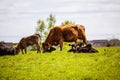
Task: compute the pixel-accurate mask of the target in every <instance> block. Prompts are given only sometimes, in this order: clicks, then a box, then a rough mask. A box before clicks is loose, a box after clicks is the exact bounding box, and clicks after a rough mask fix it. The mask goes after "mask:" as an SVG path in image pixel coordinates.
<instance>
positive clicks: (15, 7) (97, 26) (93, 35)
mask: <svg viewBox="0 0 120 80" xmlns="http://www.w3.org/2000/svg"><path fill="white" fill-rule="evenodd" d="M50 13H52V14H53V15H55V17H56V20H57V22H56V25H60V24H61V22H63V21H65V20H70V21H73V22H76V23H77V24H82V25H84V26H85V28H86V34H87V38H88V40H93V39H111V38H119V39H120V31H119V30H120V27H119V26H120V0H0V41H9V42H19V40H20V39H21V38H22V37H24V36H28V35H31V34H34V33H35V28H36V26H37V24H36V22H37V20H38V19H41V20H45V19H46V18H47V17H48V16H49V14H50Z"/></svg>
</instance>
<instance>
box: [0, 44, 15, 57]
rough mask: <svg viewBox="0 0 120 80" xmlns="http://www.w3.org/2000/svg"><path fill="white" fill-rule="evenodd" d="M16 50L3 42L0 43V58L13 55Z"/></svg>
mask: <svg viewBox="0 0 120 80" xmlns="http://www.w3.org/2000/svg"><path fill="white" fill-rule="evenodd" d="M15 54H16V49H15V48H13V47H12V46H8V44H7V43H5V42H0V56H4V55H15Z"/></svg>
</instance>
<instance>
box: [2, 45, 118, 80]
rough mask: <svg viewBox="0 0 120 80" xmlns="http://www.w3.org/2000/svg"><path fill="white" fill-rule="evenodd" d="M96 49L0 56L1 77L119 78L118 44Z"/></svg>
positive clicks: (50, 79) (5, 79) (47, 79)
mask: <svg viewBox="0 0 120 80" xmlns="http://www.w3.org/2000/svg"><path fill="white" fill-rule="evenodd" d="M96 49H97V50H98V51H99V53H79V54H77V53H72V52H69V53H68V52H67V51H68V47H67V46H64V49H63V51H59V49H57V50H56V51H53V52H52V53H41V54H37V53H36V51H28V53H27V54H24V55H22V54H21V53H20V54H19V55H15V56H0V80H120V47H101V48H96Z"/></svg>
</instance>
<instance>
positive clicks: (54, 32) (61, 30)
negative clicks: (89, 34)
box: [42, 25, 88, 52]
mask: <svg viewBox="0 0 120 80" xmlns="http://www.w3.org/2000/svg"><path fill="white" fill-rule="evenodd" d="M77 39H81V40H83V42H84V43H85V44H88V41H87V39H86V35H85V28H84V26H82V25H69V26H56V27H54V28H52V29H51V30H50V32H49V34H48V36H47V38H46V40H45V42H43V44H42V47H43V50H44V52H45V51H46V50H47V49H48V48H50V47H51V46H52V45H55V46H57V45H59V44H60V50H62V47H63V42H76V41H77Z"/></svg>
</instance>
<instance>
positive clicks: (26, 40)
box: [16, 34, 41, 54]
mask: <svg viewBox="0 0 120 80" xmlns="http://www.w3.org/2000/svg"><path fill="white" fill-rule="evenodd" d="M39 41H40V35H39V34H34V35H31V36H28V37H23V38H22V39H21V40H20V42H19V43H18V46H17V47H16V51H17V52H18V53H19V51H20V50H21V51H22V54H24V52H25V53H27V47H28V46H32V45H34V44H36V47H37V53H38V52H41V50H40V45H39Z"/></svg>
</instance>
